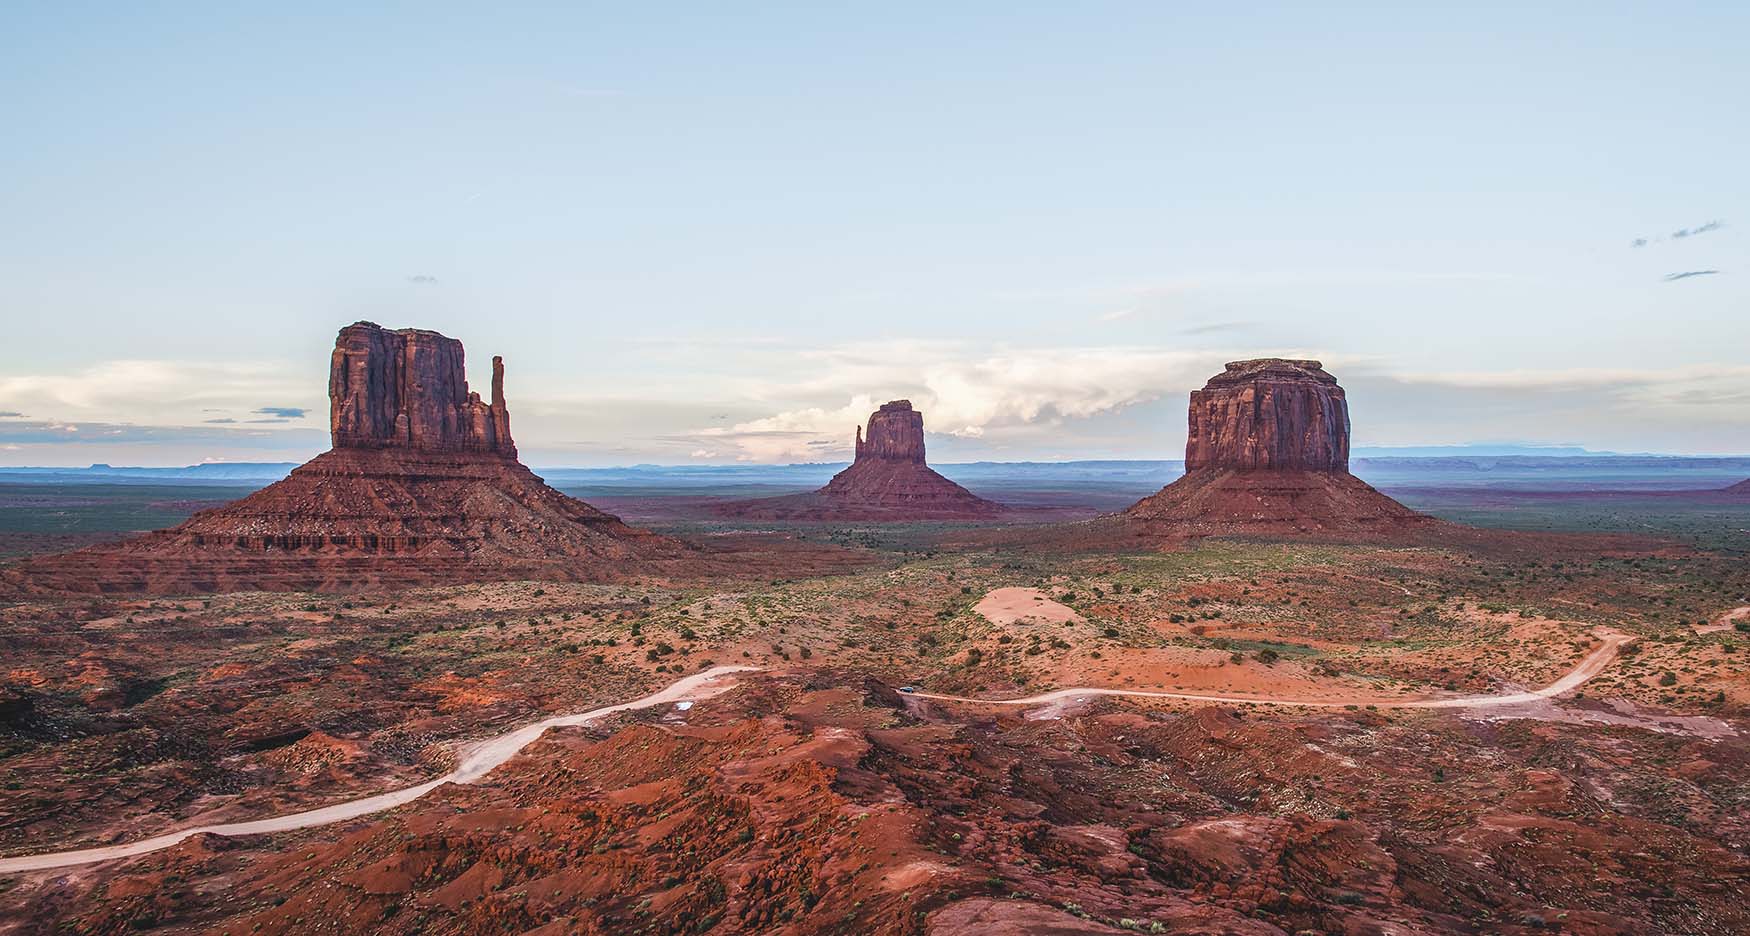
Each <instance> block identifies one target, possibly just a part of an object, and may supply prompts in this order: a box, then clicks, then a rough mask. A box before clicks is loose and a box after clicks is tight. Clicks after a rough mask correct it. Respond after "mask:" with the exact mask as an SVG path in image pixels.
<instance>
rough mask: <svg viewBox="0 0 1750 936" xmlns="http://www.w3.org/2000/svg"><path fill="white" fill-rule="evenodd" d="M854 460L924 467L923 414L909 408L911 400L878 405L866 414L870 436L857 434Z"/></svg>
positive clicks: (861, 432) (858, 431) (860, 430)
mask: <svg viewBox="0 0 1750 936" xmlns="http://www.w3.org/2000/svg"><path fill="white" fill-rule="evenodd" d="M856 451H857V456H856V460H857V461H859V462H861V461H895V462H911V463H913V464H917V465H921V464H923V463H924V414H923V413H920V412H918V411H917V410H914V409H912V408H911V401H910V400H894V401H892V402H890V403H883V404H881V408H880V409H878V410H876V411H875V412H873V413H871V414H869V432H868V434H867V435H866V436H865V434H864V432H863V430H862V429H861V428H859V429H858V430H857V450H856Z"/></svg>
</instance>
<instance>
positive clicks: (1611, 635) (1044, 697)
mask: <svg viewBox="0 0 1750 936" xmlns="http://www.w3.org/2000/svg"><path fill="white" fill-rule="evenodd" d="M1593 636H1595V637H1597V638H1598V639H1599V640H1600V641H1602V642H1601V643H1600V644H1599V646H1598V648H1597V649H1595V650H1593V651H1592V652H1591V653H1589V654H1587V655H1586V657H1585V659H1582V660H1581V661H1580V662H1579V664H1578V665H1576V666H1575V667H1574V668H1573V670H1571V671H1569V673H1568V674H1567V675H1565V676H1563V677H1562V678H1561V679H1558V680H1556V681H1555V682H1553V683H1550V684H1549V685H1547V686H1545V687H1543V688H1542V689H1532V690H1529V691H1526V692H1510V693H1505V694H1502V695H1492V696H1460V697H1456V698H1449V699H1407V700H1406V699H1376V700H1368V699H1344V700H1342V701H1326V700H1321V699H1291V698H1282V697H1276V696H1237V695H1203V694H1199V693H1194V692H1157V691H1150V690H1146V689H1102V688H1093V687H1081V688H1075V689H1056V690H1053V691H1051V692H1043V693H1040V694H1039V695H1036V696H1027V697H1026V698H1021V699H973V698H968V697H966V696H952V695H937V694H936V693H933V692H915V693H911V695H912V697H913V698H918V699H934V700H936V701H939V702H967V703H972V704H975V705H1022V706H1025V705H1046V704H1049V703H1052V702H1062V701H1065V700H1068V699H1082V698H1086V697H1089V696H1129V697H1132V698H1141V699H1188V700H1191V701H1193V702H1221V703H1232V704H1238V705H1293V706H1299V707H1302V708H1342V707H1343V706H1346V705H1372V706H1376V707H1378V708H1460V709H1462V708H1480V707H1484V706H1490V705H1513V704H1516V703H1520V702H1530V701H1533V700H1535V699H1548V698H1553V697H1555V696H1559V695H1561V694H1562V693H1564V692H1568V691H1570V690H1572V689H1575V688H1577V687H1578V686H1579V685H1580V684H1582V683H1584V682H1585V681H1586V680H1588V679H1591V678H1592V677H1594V676H1597V675H1598V674H1599V673H1602V672H1604V668H1605V667H1606V666H1609V665H1610V662H1611V661H1612V660H1614V659H1616V654H1617V651H1618V650H1619V649H1621V648H1622V645H1623V644H1625V643H1628V642H1629V641H1630V640H1633V639H1634V636H1633V635H1632V634H1622V633H1617V632H1615V631H1605V630H1600V631H1597V632H1595V633H1594V634H1593Z"/></svg>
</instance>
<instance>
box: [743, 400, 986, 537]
mask: <svg viewBox="0 0 1750 936" xmlns="http://www.w3.org/2000/svg"><path fill="white" fill-rule="evenodd" d="M855 451H856V458H855V460H854V461H852V462H851V466H850V467H849V468H846V469H845V470H843V471H841V472H839V473H838V474H836V475H833V477H832V480H831V481H828V482H827V484H826V487H823V488H821V489H819V490H817V491H811V492H809V493H807V494H792V495H789V496H786V497H767V498H761V499H759V500H751V501H736V502H733V503H729V504H723V505H721V506H719V507H718V508H717V509H716V513H718V514H719V515H722V516H728V517H739V518H746V519H763V520H855V521H870V520H876V521H895V522H904V521H911V520H982V519H989V518H992V517H996V516H999V515H1001V514H1003V513H1004V512H1005V511H1006V510H1007V508H1005V507H1004V506H1003V505H1001V504H998V503H995V502H993V501H988V500H985V499H984V498H982V497H979V496H978V495H976V494H974V493H972V492H971V491H968V490H967V489H965V488H963V487H961V486H960V485H958V484H955V483H954V482H953V481H950V480H948V479H947V478H944V477H942V476H941V475H940V474H938V473H936V471H935V470H934V469H932V468H930V467H929V466H928V465H927V464H925V462H924V414H923V413H920V412H918V411H917V410H915V409H912V405H911V401H910V400H894V401H892V402H891V403H884V404H882V405H881V408H880V409H877V410H876V411H875V412H874V413H872V414H870V416H869V426H868V430H867V431H864V430H863V429H862V428H861V427H859V428H858V429H857V434H856V449H855Z"/></svg>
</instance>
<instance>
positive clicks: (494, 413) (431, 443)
mask: <svg viewBox="0 0 1750 936" xmlns="http://www.w3.org/2000/svg"><path fill="white" fill-rule="evenodd" d="M328 402H329V425H330V429H331V431H332V434H333V440H334V447H335V448H337V449H338V448H406V449H414V450H418V451H424V452H493V453H496V454H499V455H503V456H505V457H507V458H515V457H516V443H515V442H514V441H512V440H511V437H510V413H509V412H508V411H507V410H506V408H505V402H504V359H503V358H498V357H495V358H493V359H492V402H491V403H485V402H482V401H481V399H480V394H478V393H470V392H469V391H468V380H467V377H466V376H465V371H464V367H463V355H462V343H461V342H460V341H457V340H456V339H454V338H446V337H444V336H443V335H440V334H438V333H437V332H434V331H425V330H424V329H418V328H403V329H399V330H396V331H389V330H388V329H385V328H382V327H380V326H378V325H376V324H374V323H372V322H355V323H354V324H352V325H348V326H347V327H345V328H343V329H341V330H340V336H339V337H338V338H337V339H336V340H335V342H334V355H333V357H332V359H331V360H330V363H329V368H328Z"/></svg>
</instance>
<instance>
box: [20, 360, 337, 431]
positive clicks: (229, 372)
mask: <svg viewBox="0 0 1750 936" xmlns="http://www.w3.org/2000/svg"><path fill="white" fill-rule="evenodd" d="M312 389H313V388H312V387H311V386H310V385H309V378H308V376H307V375H298V374H294V373H292V372H290V371H289V370H288V369H286V368H284V367H282V366H279V365H274V364H267V363H262V362H236V363H229V364H212V363H204V362H191V361H172V360H115V361H103V362H99V363H97V364H94V365H92V366H90V367H87V368H84V369H82V370H80V371H77V372H74V373H71V374H31V375H19V376H10V377H0V409H5V410H8V411H11V410H18V411H23V412H28V413H33V414H41V415H42V416H43V417H45V418H47V419H48V420H50V421H52V422H57V423H71V422H73V421H75V420H77V421H81V422H84V421H93V420H96V421H103V422H129V423H138V424H142V425H160V426H170V425H194V424H196V423H200V422H202V421H203V420H204V419H206V418H207V417H206V416H204V415H203V410H214V411H220V410H236V411H239V412H242V413H248V412H250V411H252V410H254V409H256V408H257V407H260V406H262V405H263V403H265V402H271V403H275V404H279V403H283V402H284V401H286V400H291V401H296V402H308V403H311V404H312V405H313V402H314V401H311V400H310V397H311V396H312V394H311V393H310V391H311V390H312Z"/></svg>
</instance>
